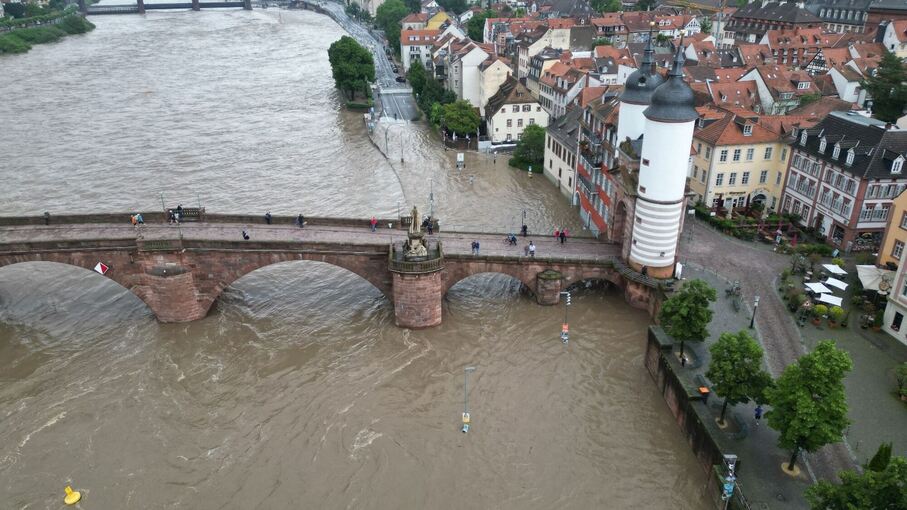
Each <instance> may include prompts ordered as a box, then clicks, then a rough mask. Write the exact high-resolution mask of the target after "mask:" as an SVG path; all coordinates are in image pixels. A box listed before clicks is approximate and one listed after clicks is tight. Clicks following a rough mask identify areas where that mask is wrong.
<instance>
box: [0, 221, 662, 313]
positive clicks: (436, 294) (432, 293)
mask: <svg viewBox="0 0 907 510" xmlns="http://www.w3.org/2000/svg"><path fill="white" fill-rule="evenodd" d="M143 216H144V217H145V218H146V222H147V223H146V224H145V225H141V226H137V227H134V226H132V225H131V224H130V223H129V222H128V218H129V214H126V213H121V214H90V215H69V216H65V215H63V216H58V215H51V216H50V217H49V224H45V219H44V218H43V217H35V216H32V217H18V218H13V217H0V267H2V266H5V265H10V264H18V263H24V262H41V261H43V262H56V263H61V264H68V265H72V266H76V267H81V268H84V269H87V270H91V269H92V268H94V267H95V265H96V264H97V263H98V262H103V263H104V264H106V265H107V266H109V268H110V269H109V271H108V272H107V273H106V275H105V276H106V277H107V278H108V279H110V280H112V281H115V282H117V283H119V284H120V285H122V286H123V287H125V288H126V289H129V290H130V291H132V292H133V293H134V294H136V295H137V296H138V297H139V298H140V299H142V300H143V301H144V302H145V303H146V304H147V305H148V307H149V308H150V309H151V311H152V312H153V313H154V314H155V316H156V317H157V318H158V319H159V320H161V321H163V322H187V321H192V320H197V319H201V318H203V317H205V315H207V313H208V311H209V310H210V308H211V306H212V304H213V303H214V302H215V301H216V300H217V298H218V296H220V294H221V293H222V292H223V291H224V289H226V288H227V287H229V286H230V285H231V284H232V283H233V282H234V281H236V280H237V279H238V278H241V277H242V276H244V275H246V274H248V273H250V272H252V271H255V270H256V269H260V268H262V267H265V266H269V265H272V264H277V263H281V262H289V261H296V260H312V261H318V262H323V263H327V264H331V265H334V266H338V267H341V268H344V269H347V270H348V271H350V272H352V273H355V274H357V275H359V276H361V277H362V278H363V279H365V280H366V281H368V282H369V283H371V284H372V285H374V286H375V287H376V288H377V289H378V290H380V291H381V292H382V293H383V294H384V295H385V296H386V297H387V298H388V300H389V301H391V302H392V303H393V304H394V311H395V317H396V321H397V324H398V325H400V326H403V327H416V328H420V327H430V326H436V325H438V324H440V323H441V313H442V306H441V303H442V299H443V296H444V294H445V293H446V292H447V291H448V289H450V287H452V286H453V285H455V284H456V283H457V282H459V281H460V280H462V279H464V278H467V277H469V276H472V275H475V274H480V273H501V274H506V275H509V276H512V277H513V278H516V279H517V280H519V281H520V282H521V283H522V284H523V285H524V286H525V287H526V288H527V289H528V290H530V291H531V292H532V293H533V294H534V295H535V298H536V300H537V301H538V302H539V304H542V305H553V304H557V303H558V302H559V301H560V291H561V290H564V289H566V288H568V287H569V286H570V285H571V284H573V283H575V282H579V281H582V280H587V279H597V280H607V281H609V282H611V283H613V284H614V285H616V286H617V287H619V288H621V289H623V291H624V296H625V298H626V299H627V300H628V302H629V303H630V304H631V305H632V306H636V307H639V308H647V309H649V310H650V313H653V312H654V308H653V307H655V306H657V301H658V296H659V294H658V292H659V291H660V289H661V288H663V285H664V284H665V282H661V281H653V280H651V279H649V278H648V277H644V276H641V275H639V274H638V273H634V272H633V271H632V270H631V269H629V268H627V267H626V266H625V265H624V264H623V263H622V262H621V261H620V260H619V257H620V247H619V246H618V245H615V244H611V243H606V242H601V241H598V240H596V239H592V238H570V239H568V240H567V242H566V243H564V244H561V243H560V242H559V241H558V240H556V239H555V238H554V237H553V235H552V234H551V233H546V234H545V235H541V236H528V237H526V238H519V241H518V243H517V245H516V246H511V245H509V244H508V243H506V242H505V234H503V233H487V232H486V233H473V232H458V231H440V232H437V233H435V234H434V235H431V236H427V238H428V242H429V249H430V253H431V254H432V255H431V256H430V257H429V259H428V260H424V261H407V260H404V259H403V258H402V257H400V253H401V252H402V247H403V243H404V241H405V240H406V239H407V232H406V230H405V229H404V228H400V223H401V221H400V220H399V219H392V220H388V219H382V220H380V222H379V225H380V226H381V227H382V228H378V229H377V231H376V232H372V231H371V229H370V228H369V221H368V220H366V219H342V218H308V219H307V222H308V223H307V225H306V227H305V228H299V227H298V226H296V225H294V224H293V218H292V217H288V216H281V217H276V216H275V217H274V218H273V223H272V224H266V223H265V221H264V218H263V217H262V216H243V215H212V214H203V217H202V219H203V220H204V221H202V222H184V223H182V224H180V225H176V224H168V223H166V222H164V221H163V216H164V215H163V214H161V213H159V212H157V213H155V212H148V213H143ZM389 224H391V225H393V228H392V227H390V226H389ZM243 231H246V232H247V233H248V234H249V237H250V239H248V240H244V239H243V237H242V232H243ZM530 240H531V241H533V242H534V244H535V245H536V256H535V257H528V256H526V254H525V251H524V250H525V247H526V245H527V244H528V242H529V241H530ZM473 241H478V242H479V244H480V253H479V254H478V255H473V254H472V242H473ZM439 243H440V245H441V251H440V252H438V250H437V248H438V244H439ZM439 253H440V256H439ZM303 270H304V269H303Z"/></svg>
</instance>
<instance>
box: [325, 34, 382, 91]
mask: <svg viewBox="0 0 907 510" xmlns="http://www.w3.org/2000/svg"><path fill="white" fill-rule="evenodd" d="M328 61H330V63H331V74H332V75H333V77H334V84H335V85H336V87H337V88H338V89H340V90H341V91H343V92H345V93H347V94H348V95H349V99H350V100H355V99H356V92H358V91H361V92H362V94H363V96H364V97H368V96H369V82H372V81H374V80H375V63H374V61H373V60H372V54H371V52H370V51H368V50H367V49H365V48H364V47H363V46H362V45H360V44H359V43H358V42H356V40H355V39H353V38H352V37H349V36H346V35H345V36H343V37H341V38H340V40H338V41H336V42H334V44H331V47H330V48H328Z"/></svg>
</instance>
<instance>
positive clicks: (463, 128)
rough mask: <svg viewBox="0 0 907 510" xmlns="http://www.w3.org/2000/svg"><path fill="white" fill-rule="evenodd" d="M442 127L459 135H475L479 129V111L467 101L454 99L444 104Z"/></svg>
mask: <svg viewBox="0 0 907 510" xmlns="http://www.w3.org/2000/svg"><path fill="white" fill-rule="evenodd" d="M443 115H444V121H443V123H444V127H446V128H447V129H448V130H449V131H453V132H454V133H457V134H458V135H461V136H466V135H471V136H475V133H476V130H477V129H479V122H480V121H481V119H480V118H479V113H478V112H477V111H476V109H475V108H473V106H472V105H471V104H469V102H468V101H463V100H459V101H454V102H452V103H449V104H446V105H444V112H443Z"/></svg>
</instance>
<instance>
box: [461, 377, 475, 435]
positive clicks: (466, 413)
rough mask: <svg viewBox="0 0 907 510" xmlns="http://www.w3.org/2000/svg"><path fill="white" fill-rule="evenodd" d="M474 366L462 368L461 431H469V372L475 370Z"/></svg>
mask: <svg viewBox="0 0 907 510" xmlns="http://www.w3.org/2000/svg"><path fill="white" fill-rule="evenodd" d="M475 371H476V367H466V368H464V369H463V428H462V429H461V430H462V431H463V433H464V434H465V433H467V432H469V422H470V417H469V391H468V389H467V388H468V385H469V373H470V372H475Z"/></svg>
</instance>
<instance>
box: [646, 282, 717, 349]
mask: <svg viewBox="0 0 907 510" xmlns="http://www.w3.org/2000/svg"><path fill="white" fill-rule="evenodd" d="M715 299H717V296H716V294H715V289H713V288H712V287H710V286H709V284H708V283H706V282H705V281H703V280H690V281H688V282H685V283H684V284H683V287H681V288H680V290H679V291H677V292H675V293H674V295H672V296H671V297H669V298H668V299H667V300H666V301H665V302H664V305H662V307H661V313H659V315H658V318H659V320H660V321H661V324H662V327H664V329H665V332H667V333H668V334H669V335H671V336H672V337H673V338H674V339H675V340H680V355H681V356H683V347H684V343H685V342H702V341H703V340H705V339H706V338H707V337H708V336H709V330H708V326H709V323H710V322H712V310H710V309H709V303H710V302H714V301H715Z"/></svg>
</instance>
